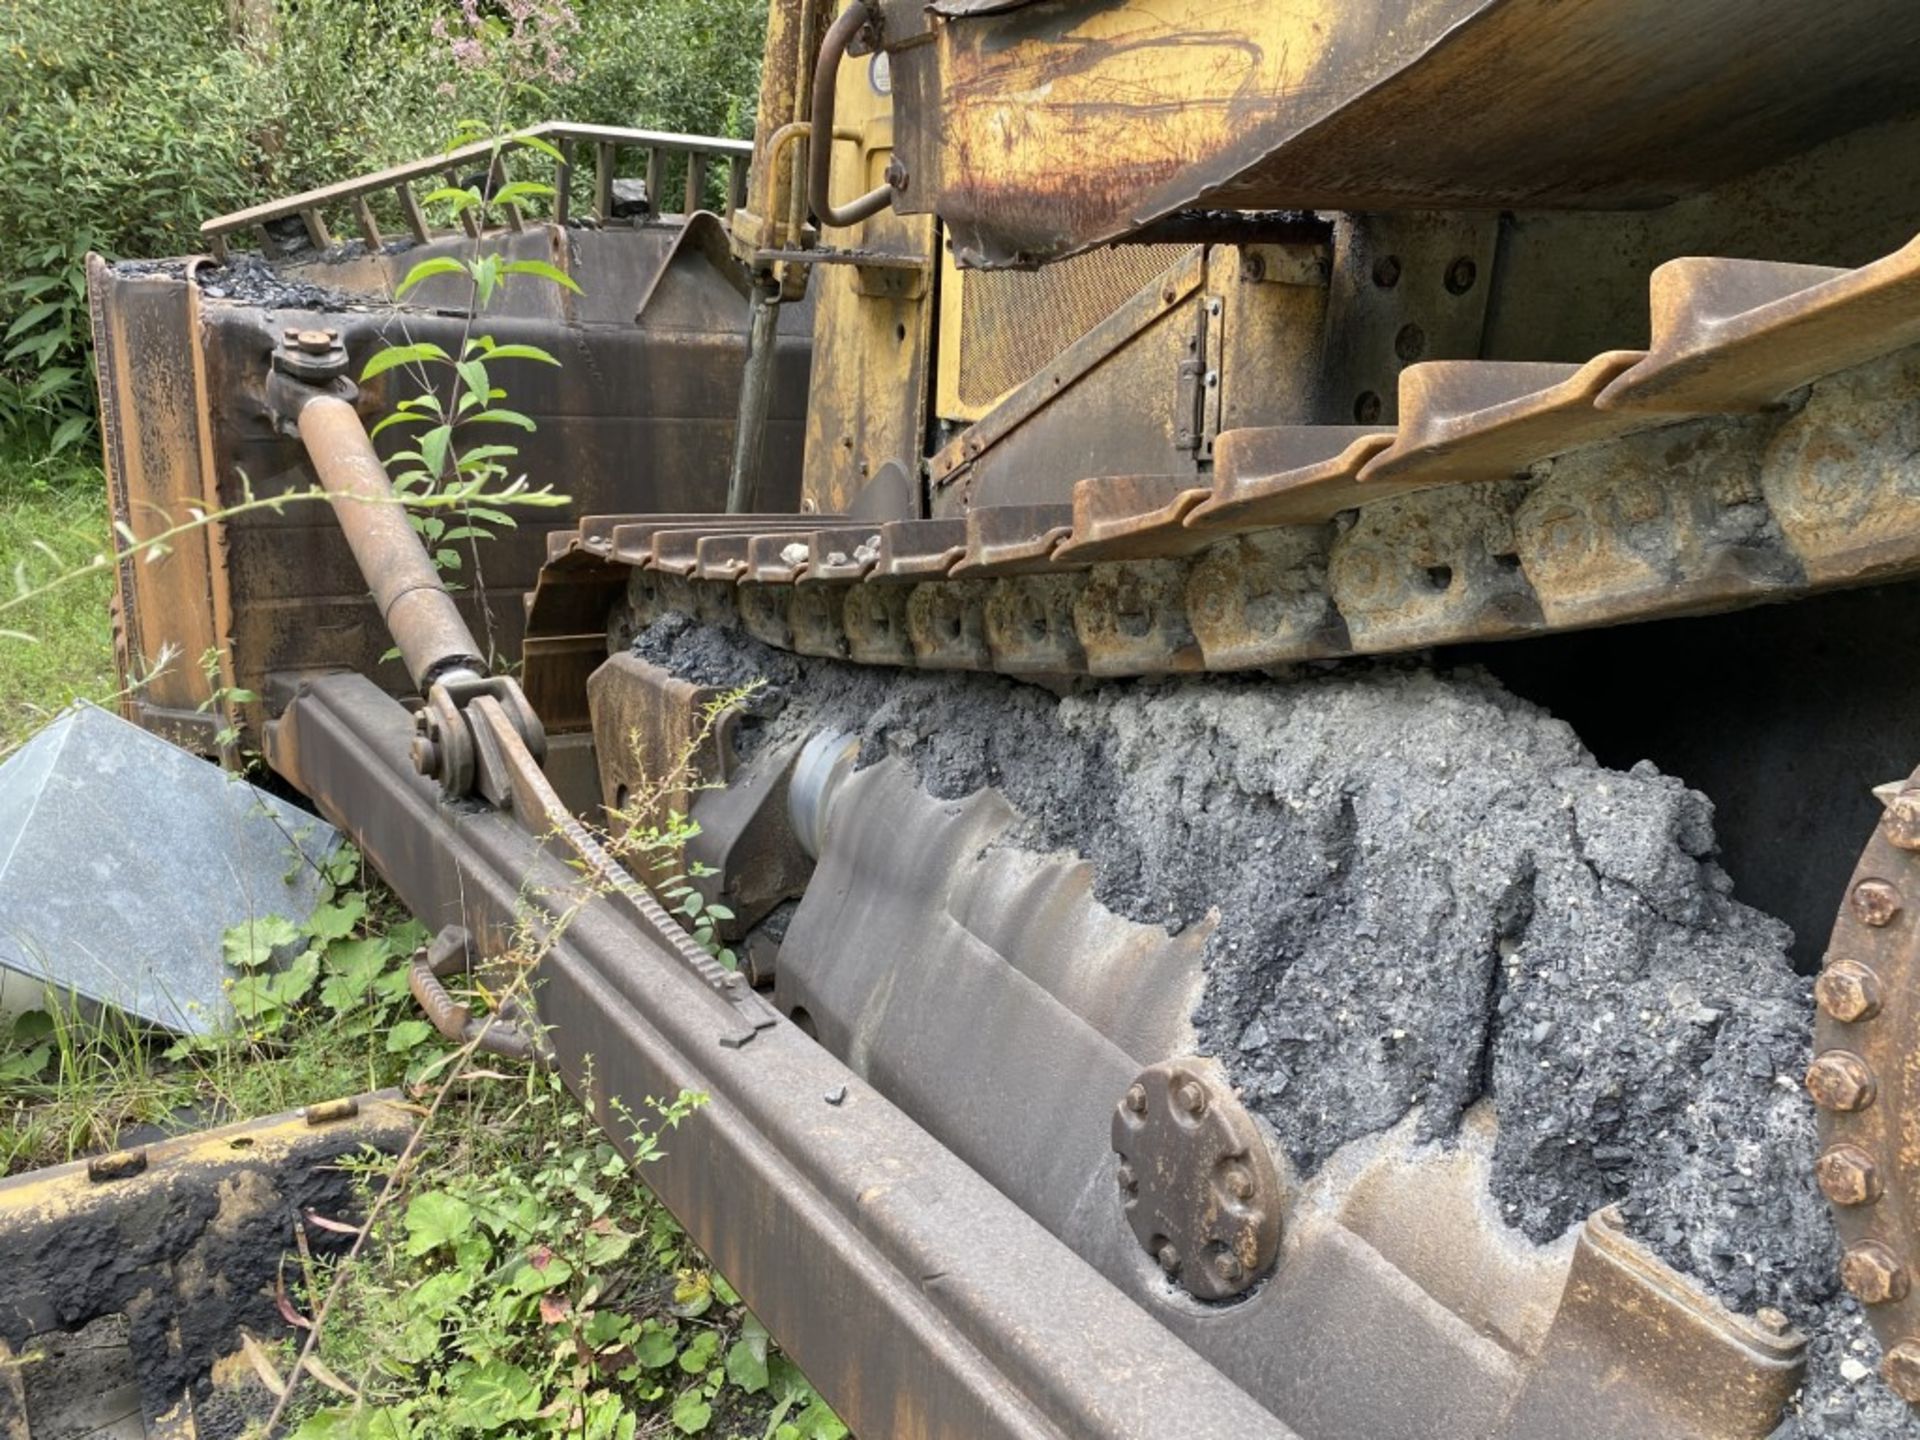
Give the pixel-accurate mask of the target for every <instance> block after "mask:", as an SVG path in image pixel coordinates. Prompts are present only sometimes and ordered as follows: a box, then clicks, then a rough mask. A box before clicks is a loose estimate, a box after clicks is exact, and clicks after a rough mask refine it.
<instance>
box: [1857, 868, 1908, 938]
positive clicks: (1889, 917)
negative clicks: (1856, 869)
mask: <svg viewBox="0 0 1920 1440" xmlns="http://www.w3.org/2000/svg"><path fill="white" fill-rule="evenodd" d="M1901 908H1902V906H1901V904H1900V892H1899V891H1898V890H1896V889H1894V888H1893V886H1891V885H1889V884H1888V883H1887V882H1886V881H1884V880H1862V881H1861V882H1860V883H1859V884H1858V885H1856V886H1854V887H1853V913H1854V915H1855V916H1856V917H1857V918H1858V919H1859V921H1860V923H1861V924H1862V925H1871V926H1872V927H1873V928H1874V929H1876V930H1878V929H1880V928H1881V927H1882V926H1886V925H1891V924H1892V923H1893V922H1894V921H1895V920H1896V919H1898V918H1899V915H1900V911H1901Z"/></svg>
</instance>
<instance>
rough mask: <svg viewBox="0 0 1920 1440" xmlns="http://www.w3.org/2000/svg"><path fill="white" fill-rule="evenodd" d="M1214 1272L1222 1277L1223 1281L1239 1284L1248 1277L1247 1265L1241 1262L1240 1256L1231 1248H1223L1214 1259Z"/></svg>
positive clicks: (1228, 1283)
mask: <svg viewBox="0 0 1920 1440" xmlns="http://www.w3.org/2000/svg"><path fill="white" fill-rule="evenodd" d="M1213 1273H1214V1274H1216V1275H1218V1276H1219V1277H1220V1280H1221V1283H1222V1284H1226V1285H1238V1284H1239V1283H1240V1282H1241V1280H1243V1279H1244V1278H1245V1277H1246V1273H1247V1270H1246V1267H1245V1266H1244V1265H1242V1264H1241V1263H1240V1257H1239V1256H1238V1255H1235V1254H1234V1253H1233V1251H1231V1250H1222V1251H1221V1252H1220V1253H1219V1254H1218V1255H1216V1256H1215V1257H1214V1259H1213Z"/></svg>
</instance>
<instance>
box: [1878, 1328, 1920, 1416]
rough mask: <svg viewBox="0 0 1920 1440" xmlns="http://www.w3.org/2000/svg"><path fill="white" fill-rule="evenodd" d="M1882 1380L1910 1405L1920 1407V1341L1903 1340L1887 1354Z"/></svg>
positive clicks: (1881, 1371)
mask: <svg viewBox="0 0 1920 1440" xmlns="http://www.w3.org/2000/svg"><path fill="white" fill-rule="evenodd" d="M1880 1375H1881V1378H1882V1379H1884V1380H1885V1381H1886V1382H1887V1388H1888V1389H1890V1390H1892V1391H1893V1393H1894V1394H1896V1395H1898V1396H1899V1397H1900V1398H1901V1399H1902V1400H1904V1401H1906V1402H1907V1403H1908V1404H1909V1405H1920V1340H1902V1341H1901V1342H1900V1343H1899V1344H1898V1345H1896V1346H1894V1347H1893V1349H1891V1350H1889V1351H1888V1352H1887V1358H1886V1359H1885V1360H1884V1361H1883V1362H1882V1363H1881V1366H1880Z"/></svg>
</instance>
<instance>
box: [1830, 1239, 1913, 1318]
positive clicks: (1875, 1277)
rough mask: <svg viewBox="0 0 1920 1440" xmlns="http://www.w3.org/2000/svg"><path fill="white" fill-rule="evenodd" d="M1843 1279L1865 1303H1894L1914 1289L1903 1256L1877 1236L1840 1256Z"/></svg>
mask: <svg viewBox="0 0 1920 1440" xmlns="http://www.w3.org/2000/svg"><path fill="white" fill-rule="evenodd" d="M1840 1279H1841V1280H1842V1281H1843V1282H1844V1283H1845V1284H1846V1287H1847V1289H1848V1290H1850V1291H1852V1292H1853V1294H1854V1296H1855V1297H1856V1298H1857V1299H1858V1300H1859V1301H1860V1303H1861V1304H1863V1305H1890V1304H1892V1303H1893V1302H1894V1301H1896V1300H1904V1299H1906V1298H1907V1292H1908V1291H1909V1290H1910V1289H1912V1282H1911V1281H1910V1280H1909V1279H1908V1277H1907V1268H1906V1266H1904V1265H1902V1264H1901V1263H1900V1257H1899V1256H1897V1255H1895V1254H1894V1253H1893V1252H1892V1251H1891V1250H1889V1249H1888V1248H1887V1247H1886V1246H1884V1245H1882V1244H1880V1243H1879V1242H1878V1241H1875V1240H1868V1241H1866V1242H1864V1243H1862V1244H1859V1245H1852V1246H1849V1247H1848V1248H1847V1253H1846V1254H1845V1255H1843V1256H1841V1257H1840Z"/></svg>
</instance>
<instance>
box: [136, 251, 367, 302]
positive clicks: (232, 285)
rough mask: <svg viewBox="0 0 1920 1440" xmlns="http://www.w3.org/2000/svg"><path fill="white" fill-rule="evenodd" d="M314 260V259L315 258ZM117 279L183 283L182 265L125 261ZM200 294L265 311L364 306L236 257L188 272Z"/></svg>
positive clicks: (355, 298)
mask: <svg viewBox="0 0 1920 1440" xmlns="http://www.w3.org/2000/svg"><path fill="white" fill-rule="evenodd" d="M316 258H317V256H316ZM114 269H115V271H116V272H118V273H119V274H122V275H133V276H140V275H164V276H168V277H170V278H172V279H181V280H183V279H185V278H186V275H187V262H186V261H184V260H125V261H121V262H120V263H119V264H118V265H116V266H114ZM193 278H194V283H196V284H197V285H199V287H200V293H201V294H203V295H205V296H206V297H207V298H208V299H210V300H233V301H236V302H238V303H240V304H243V305H258V306H260V307H261V308H262V309H266V310H313V311H318V312H321V313H329V314H338V313H341V312H344V311H347V310H351V309H354V308H356V307H358V308H361V309H364V308H366V306H367V304H368V297H367V296H365V295H354V294H351V293H349V292H347V291H345V290H339V289H335V288H334V287H332V286H328V285H316V284H314V283H313V282H312V281H310V280H303V279H300V278H299V277H297V276H294V275H290V274H287V273H286V272H284V271H282V270H280V269H278V268H277V267H276V266H275V265H274V264H273V263H272V262H271V261H269V260H266V259H263V258H262V257H261V256H259V255H253V254H247V253H244V252H236V253H235V254H234V255H233V256H232V257H231V258H230V259H229V260H228V262H227V263H226V264H225V265H212V264H205V265H201V266H200V267H199V268H198V269H197V270H195V271H194V272H193Z"/></svg>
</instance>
